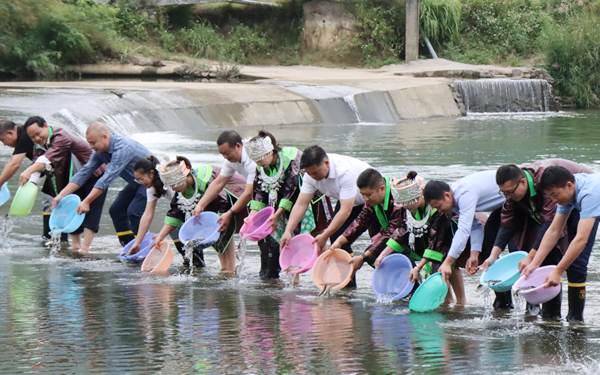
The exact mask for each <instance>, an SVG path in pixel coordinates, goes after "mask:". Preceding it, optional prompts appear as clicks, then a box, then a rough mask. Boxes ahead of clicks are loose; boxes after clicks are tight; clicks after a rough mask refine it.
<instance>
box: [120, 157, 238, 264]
mask: <svg viewBox="0 0 600 375" xmlns="http://www.w3.org/2000/svg"><path fill="white" fill-rule="evenodd" d="M220 172H221V168H219V167H216V166H211V165H201V166H199V167H195V168H192V165H191V163H190V161H189V160H188V159H187V158H185V157H183V156H177V158H176V160H174V161H172V162H167V163H165V164H163V165H160V164H159V163H158V160H157V159H156V158H155V157H154V156H150V157H148V158H144V159H139V160H138V161H137V162H136V163H135V166H134V174H135V177H136V182H138V183H139V184H141V185H143V186H144V187H145V188H146V189H147V191H146V195H147V203H146V209H145V211H144V215H142V220H141V221H140V227H139V231H138V233H137V237H136V240H135V242H134V244H133V246H132V247H131V250H130V252H129V254H135V253H136V252H137V251H138V250H139V245H140V244H141V242H142V240H143V238H144V235H145V234H146V232H147V231H148V228H149V227H150V223H151V222H152V219H153V218H154V211H155V209H156V203H157V200H158V199H159V198H160V197H165V198H168V199H170V200H171V209H170V210H169V212H168V213H167V216H166V217H165V220H164V224H165V225H164V226H163V230H161V232H160V233H158V234H157V235H156V236H155V244H156V245H157V246H158V244H160V242H161V241H162V240H163V239H164V238H165V236H166V235H167V234H169V233H173V232H174V231H175V230H178V229H179V228H180V227H181V225H182V224H183V222H184V221H185V220H187V219H188V218H189V217H191V216H192V211H193V209H194V208H195V207H196V203H197V202H198V200H200V198H201V197H202V195H203V194H204V193H205V192H206V189H208V188H209V187H210V185H211V184H212V183H213V181H214V180H215V179H216V178H217V177H218V176H219V173H220ZM244 187H245V184H244V179H243V177H242V176H240V175H239V174H237V173H236V174H235V175H234V176H233V177H232V178H231V179H230V181H229V184H228V185H226V187H225V189H223V190H222V191H221V192H220V193H219V195H217V197H216V198H215V199H214V200H213V201H212V202H211V203H210V204H209V205H208V206H207V211H211V212H216V213H223V212H227V211H228V210H229V209H230V208H231V206H232V205H233V204H234V203H235V202H236V200H237V195H240V194H241V193H243V191H244ZM242 212H244V211H242ZM243 219H244V218H243V217H241V216H239V217H235V218H234V220H231V221H230V222H229V225H228V227H227V228H226V230H224V231H223V232H221V236H220V237H219V240H218V241H217V243H216V244H215V245H214V246H213V248H214V249H215V251H216V252H217V254H218V256H219V261H220V262H221V272H231V273H233V272H235V246H234V242H233V234H234V233H235V231H236V230H237V229H239V227H240V225H239V223H241V222H242V220H243ZM173 242H174V243H175V246H176V248H177V250H178V251H179V253H180V254H181V255H182V256H183V257H184V265H189V259H186V258H185V255H186V254H185V253H184V251H183V244H182V243H181V242H180V241H179V239H174V240H173ZM192 264H193V265H194V267H203V266H204V249H201V248H197V249H194V251H193V262H192Z"/></svg>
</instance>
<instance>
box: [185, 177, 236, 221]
mask: <svg viewBox="0 0 600 375" xmlns="http://www.w3.org/2000/svg"><path fill="white" fill-rule="evenodd" d="M230 178H231V177H226V176H223V175H222V174H220V175H218V176H217V178H215V180H214V181H213V182H211V183H210V185H208V187H207V188H206V191H205V192H204V195H202V198H200V202H198V204H197V205H196V208H195V209H194V212H193V214H194V216H196V219H197V218H198V215H199V214H200V212H203V211H204V209H205V208H206V206H208V205H209V204H210V202H212V201H213V200H215V198H216V197H217V195H219V193H220V192H221V190H223V188H225V185H227V182H229V179H230Z"/></svg>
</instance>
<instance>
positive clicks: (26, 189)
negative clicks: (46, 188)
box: [9, 182, 38, 216]
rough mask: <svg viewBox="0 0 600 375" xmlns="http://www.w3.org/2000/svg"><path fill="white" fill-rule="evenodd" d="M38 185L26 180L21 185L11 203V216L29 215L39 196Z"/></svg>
mask: <svg viewBox="0 0 600 375" xmlns="http://www.w3.org/2000/svg"><path fill="white" fill-rule="evenodd" d="M37 193H38V187H37V186H36V185H35V184H34V183H33V182H26V183H25V185H21V186H19V188H18V189H17V192H16V193H15V198H14V199H13V201H12V204H11V205H10V211H9V215H10V216H27V215H28V214H29V212H31V209H32V208H33V204H34V203H35V198H36V197H37Z"/></svg>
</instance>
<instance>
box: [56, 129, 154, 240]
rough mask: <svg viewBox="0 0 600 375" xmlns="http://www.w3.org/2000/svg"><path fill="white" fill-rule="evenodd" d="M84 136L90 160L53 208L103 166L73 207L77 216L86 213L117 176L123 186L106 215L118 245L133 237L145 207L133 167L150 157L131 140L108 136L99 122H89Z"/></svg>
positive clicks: (144, 195)
mask: <svg viewBox="0 0 600 375" xmlns="http://www.w3.org/2000/svg"><path fill="white" fill-rule="evenodd" d="M85 137H86V139H87V141H88V143H89V145H90V147H91V148H92V150H94V153H92V156H91V157H90V160H89V161H88V162H87V163H86V164H85V165H84V166H83V168H81V170H80V171H79V172H77V173H76V174H75V175H74V176H73V178H72V179H71V181H70V182H69V184H68V185H67V186H66V187H65V188H64V189H63V190H62V191H61V192H60V194H58V195H57V196H56V198H54V201H53V203H52V204H53V206H56V204H58V202H60V200H61V199H63V198H64V197H66V196H67V195H69V194H71V193H74V192H75V191H77V190H78V189H79V188H80V187H81V186H83V185H84V184H85V183H86V182H87V181H88V180H89V179H90V177H91V176H92V174H93V173H94V171H95V170H96V169H98V167H100V166H101V165H102V164H106V172H105V173H104V175H103V176H102V177H100V178H99V179H98V181H96V183H95V184H94V188H93V189H92V191H91V192H90V193H89V194H88V195H87V197H85V199H83V200H82V202H81V203H80V204H79V206H78V207H77V213H78V214H81V213H86V212H89V210H90V205H91V204H92V202H94V200H96V199H97V198H98V197H100V196H101V195H102V194H104V193H105V192H106V191H108V187H109V186H110V184H111V183H112V182H113V181H114V180H115V179H116V178H117V177H119V176H120V177H121V178H122V179H123V180H125V182H126V183H127V185H126V186H125V187H124V188H123V189H121V191H120V192H119V194H118V195H117V198H116V199H115V200H114V202H113V204H112V205H111V206H110V209H109V213H110V217H111V218H112V221H113V225H114V227H115V230H116V231H117V237H118V238H119V242H120V243H121V245H122V246H125V245H126V244H127V243H128V242H129V241H131V240H133V239H134V238H135V236H134V233H137V231H138V227H139V224H140V218H141V217H142V214H143V213H144V209H145V207H146V188H145V187H143V186H141V185H140V184H138V183H136V182H135V176H134V174H133V166H134V164H135V162H136V161H137V160H138V159H140V158H147V157H148V156H150V155H152V153H151V152H150V150H148V149H147V148H146V147H145V146H144V145H142V144H141V143H139V142H137V141H134V140H133V139H129V138H125V137H121V136H118V135H116V134H111V132H110V131H109V130H108V128H107V127H106V125H104V124H103V123H101V122H94V123H92V124H91V125H90V126H89V127H88V128H87V130H86V132H85Z"/></svg>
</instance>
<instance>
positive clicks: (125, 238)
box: [117, 230, 135, 246]
mask: <svg viewBox="0 0 600 375" xmlns="http://www.w3.org/2000/svg"><path fill="white" fill-rule="evenodd" d="M117 237H118V238H119V242H120V243H121V246H125V245H127V244H128V243H129V242H131V240H133V239H135V236H134V235H133V232H132V231H130V230H128V231H127V232H123V234H117Z"/></svg>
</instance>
